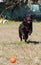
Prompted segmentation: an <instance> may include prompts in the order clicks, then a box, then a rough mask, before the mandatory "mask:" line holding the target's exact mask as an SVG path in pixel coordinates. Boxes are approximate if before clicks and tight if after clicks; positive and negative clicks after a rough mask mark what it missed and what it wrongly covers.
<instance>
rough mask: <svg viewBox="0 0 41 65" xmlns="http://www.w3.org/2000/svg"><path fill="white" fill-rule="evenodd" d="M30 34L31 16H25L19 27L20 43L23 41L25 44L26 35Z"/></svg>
mask: <svg viewBox="0 0 41 65" xmlns="http://www.w3.org/2000/svg"><path fill="white" fill-rule="evenodd" d="M31 33H32V16H31V15H26V16H25V17H24V18H23V22H22V23H21V24H20V26H19V37H20V40H21V41H22V39H24V40H25V42H26V41H27V39H28V35H31Z"/></svg>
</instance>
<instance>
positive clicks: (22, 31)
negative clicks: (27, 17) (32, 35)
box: [19, 23, 29, 42]
mask: <svg viewBox="0 0 41 65" xmlns="http://www.w3.org/2000/svg"><path fill="white" fill-rule="evenodd" d="M28 33H29V31H28V30H27V28H26V27H25V26H24V25H23V23H21V24H20V26H19V37H20V40H21V41H22V39H24V41H25V42H26V41H27V39H28Z"/></svg>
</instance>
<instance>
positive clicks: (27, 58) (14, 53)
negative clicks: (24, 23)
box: [0, 21, 41, 65]
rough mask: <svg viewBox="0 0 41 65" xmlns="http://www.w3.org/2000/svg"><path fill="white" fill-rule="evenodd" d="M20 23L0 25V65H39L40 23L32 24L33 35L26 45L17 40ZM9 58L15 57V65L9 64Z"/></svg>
mask: <svg viewBox="0 0 41 65" xmlns="http://www.w3.org/2000/svg"><path fill="white" fill-rule="evenodd" d="M20 23H21V22H14V21H8V22H6V23H5V24H2V23H1V24H0V65H41V22H39V23H38V22H33V33H32V35H31V36H29V40H30V41H28V42H27V43H25V42H24V41H22V42H21V41H20V39H19V36H18V27H19V25H20ZM11 57H16V62H15V63H10V61H9V60H10V58H11Z"/></svg>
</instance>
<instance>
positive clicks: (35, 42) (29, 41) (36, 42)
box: [27, 40, 41, 44]
mask: <svg viewBox="0 0 41 65" xmlns="http://www.w3.org/2000/svg"><path fill="white" fill-rule="evenodd" d="M29 43H33V44H39V43H41V42H40V41H31V40H28V41H27V44H29Z"/></svg>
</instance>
